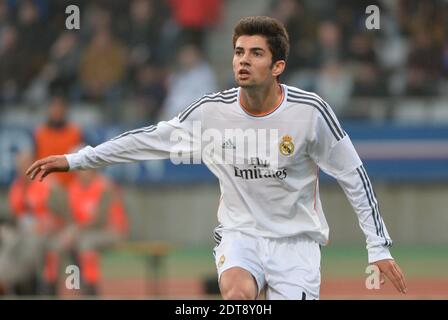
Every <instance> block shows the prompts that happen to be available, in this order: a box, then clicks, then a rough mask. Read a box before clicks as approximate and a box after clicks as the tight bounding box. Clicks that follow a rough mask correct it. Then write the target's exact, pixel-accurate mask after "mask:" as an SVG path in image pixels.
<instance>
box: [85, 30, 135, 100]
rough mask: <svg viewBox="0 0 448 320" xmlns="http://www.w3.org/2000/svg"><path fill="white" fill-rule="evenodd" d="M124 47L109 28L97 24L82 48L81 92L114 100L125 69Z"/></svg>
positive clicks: (100, 98) (89, 95)
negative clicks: (86, 44) (88, 40)
mask: <svg viewBox="0 0 448 320" xmlns="http://www.w3.org/2000/svg"><path fill="white" fill-rule="evenodd" d="M126 59H127V58H126V48H125V47H124V46H123V44H122V43H121V42H120V41H118V40H116V39H115V38H114V37H113V35H112V34H111V31H110V30H109V29H106V28H101V29H99V30H97V31H96V33H95V34H94V36H93V38H92V40H91V41H90V43H89V44H88V46H87V48H86V49H85V51H84V52H83V55H82V58H81V65H80V70H79V72H80V78H81V79H80V80H81V85H82V88H83V92H84V95H85V96H86V98H88V99H90V100H94V101H97V102H103V101H104V100H105V99H109V100H114V99H116V98H119V97H117V93H118V92H119V90H120V85H122V81H123V80H124V77H125V72H126V63H127V60H126Z"/></svg>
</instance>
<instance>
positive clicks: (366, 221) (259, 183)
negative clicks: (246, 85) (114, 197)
mask: <svg viewBox="0 0 448 320" xmlns="http://www.w3.org/2000/svg"><path fill="white" fill-rule="evenodd" d="M282 89H283V93H284V98H283V101H282V103H281V104H280V105H279V106H278V107H277V108H276V109H275V110H274V111H273V112H271V113H270V114H267V115H264V116H259V117H257V116H253V115H250V114H248V113H246V112H245V110H244V109H243V108H242V106H241V104H240V99H239V93H240V88H234V89H230V90H226V91H222V92H219V93H216V94H210V95H205V96H204V97H203V98H201V99H199V100H198V101H196V102H194V103H192V104H191V105H190V106H189V107H188V108H187V109H185V110H184V111H183V112H181V113H180V114H179V115H178V116H177V117H175V118H174V119H172V120H170V121H167V122H165V121H162V122H160V123H158V124H157V125H156V126H149V127H145V128H141V129H136V130H132V131H128V132H125V133H123V134H121V135H119V136H118V137H116V138H114V139H112V140H110V141H107V142H105V143H103V144H100V145H98V146H97V147H95V148H92V147H90V146H88V147H85V148H84V149H82V150H80V151H79V152H77V153H74V154H69V155H67V160H68V162H69V166H70V169H71V170H74V169H90V168H98V167H102V166H106V165H110V164H116V163H125V162H132V161H141V160H150V159H166V158H170V155H171V157H173V154H176V153H178V151H183V152H187V153H188V157H187V158H188V159H189V158H190V155H191V157H193V158H195V157H196V155H197V154H198V152H199V153H200V155H201V157H202V161H203V162H204V163H205V164H206V165H207V166H208V168H209V169H210V170H211V171H212V172H213V173H214V174H215V175H216V177H217V178H218V179H219V183H220V189H221V201H220V204H219V209H218V221H219V223H220V227H219V228H223V229H234V230H239V231H242V232H245V233H249V234H254V235H259V236H265V237H289V236H294V235H299V234H306V235H309V236H310V237H311V238H312V239H314V240H315V241H317V242H318V243H320V244H322V245H325V244H326V243H327V241H328V233H329V228H328V224H327V222H326V219H325V216H324V213H323V210H322V205H321V201H320V197H319V184H318V168H321V169H322V170H323V171H324V172H326V173H327V174H329V175H331V176H333V177H334V178H336V179H337V181H338V182H339V184H340V185H341V187H342V188H343V190H344V192H345V194H346V196H347V198H348V199H349V201H350V203H351V205H352V206H353V208H354V210H355V212H356V214H357V216H358V220H359V224H360V226H361V229H362V231H363V232H364V234H365V236H366V240H367V249H368V255H369V262H374V261H377V260H381V259H386V258H391V256H390V253H389V250H388V247H389V246H390V245H391V244H392V241H391V239H390V238H389V235H388V232H387V230H386V226H385V225H384V222H383V220H382V218H381V216H380V211H379V207H378V202H377V200H376V197H375V193H374V192H373V187H372V184H371V182H370V180H369V178H368V176H367V173H366V171H365V169H364V167H363V165H362V162H361V160H360V159H359V157H358V154H357V153H356V151H355V149H354V147H353V144H352V142H351V141H350V138H349V137H348V135H347V133H346V132H345V131H344V130H343V129H342V128H341V126H340V124H339V122H338V120H337V119H336V116H335V115H334V113H333V111H332V110H331V108H330V107H329V105H328V104H327V103H326V102H325V101H324V100H323V99H322V98H320V97H319V96H318V95H316V94H314V93H310V92H306V91H303V90H300V89H297V88H294V87H290V86H286V85H282ZM198 126H199V131H198V130H196V129H197V128H198ZM179 130H181V132H184V133H186V135H188V136H189V137H190V140H188V142H187V143H185V141H186V140H185V139H184V140H183V142H184V143H180V142H179V141H181V140H182V139H181V138H179V135H178V134H176V132H178V131H179ZM238 130H240V131H242V132H246V133H247V132H249V133H250V132H252V131H253V130H256V132H257V133H258V132H266V133H267V134H266V136H269V137H274V138H273V139H272V138H271V139H268V140H269V142H268V143H265V144H263V145H264V146H265V147H263V145H261V144H259V143H260V142H259V141H260V140H261V139H260V138H259V136H256V137H255V140H253V139H254V137H252V136H250V134H249V135H246V137H245V139H246V140H243V142H244V143H241V141H236V140H235V139H236V138H235V137H234V136H232V135H229V132H238ZM263 130H264V131H263ZM198 132H199V134H198ZM272 133H276V135H275V134H274V135H269V134H272ZM199 135H202V136H201V138H200V139H202V140H203V141H202V143H200V144H197V143H195V142H197V140H198V139H199V138H198V136H199ZM204 136H205V140H206V141H207V142H209V143H204ZM213 137H215V138H216V137H222V139H221V140H220V139H218V138H216V139H213ZM179 139H180V140H179ZM275 139H276V140H275ZM273 140H275V141H273ZM254 145H257V148H254V147H253V146H254ZM183 157H184V158H185V153H184V154H183ZM229 158H230V159H232V161H229Z"/></svg>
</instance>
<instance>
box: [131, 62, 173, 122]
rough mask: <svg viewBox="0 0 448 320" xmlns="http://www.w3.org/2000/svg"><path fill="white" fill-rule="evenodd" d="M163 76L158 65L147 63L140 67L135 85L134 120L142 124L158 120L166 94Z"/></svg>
mask: <svg viewBox="0 0 448 320" xmlns="http://www.w3.org/2000/svg"><path fill="white" fill-rule="evenodd" d="M162 79H163V76H162V74H161V71H160V69H159V68H157V67H156V66H153V65H150V64H146V65H143V66H141V67H140V68H139V70H138V73H137V79H136V83H135V85H134V86H133V88H134V93H133V102H134V107H135V110H134V117H135V119H134V122H135V123H138V122H141V124H147V123H153V122H156V121H157V119H158V118H159V113H160V112H161V108H162V105H163V101H164V100H165V96H166V89H165V86H164V85H163V83H162Z"/></svg>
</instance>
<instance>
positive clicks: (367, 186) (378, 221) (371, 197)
mask: <svg viewBox="0 0 448 320" xmlns="http://www.w3.org/2000/svg"><path fill="white" fill-rule="evenodd" d="M356 171H357V172H358V174H359V176H360V178H361V181H362V184H363V186H364V191H365V192H366V195H367V199H368V201H369V206H370V208H371V210H372V218H373V222H374V223H375V230H376V235H377V236H379V237H381V238H384V245H385V246H387V247H390V246H391V245H392V241H391V240H390V239H388V238H387V237H386V235H385V233H384V221H383V219H382V218H381V215H380V211H379V206H378V201H377V200H376V197H375V193H374V191H373V188H372V184H371V183H370V180H369V177H368V176H367V173H366V170H365V169H364V166H362V165H361V166H360V167H358V168H356Z"/></svg>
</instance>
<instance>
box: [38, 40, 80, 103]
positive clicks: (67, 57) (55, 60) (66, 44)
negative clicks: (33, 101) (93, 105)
mask: <svg viewBox="0 0 448 320" xmlns="http://www.w3.org/2000/svg"><path fill="white" fill-rule="evenodd" d="M79 50H80V48H79V43H78V36H77V35H76V33H74V32H69V31H67V32H64V33H62V34H61V35H60V36H59V37H58V38H57V39H56V42H55V43H54V44H53V46H52V47H51V49H50V54H49V61H48V63H47V64H46V66H45V67H44V68H43V70H42V73H41V75H40V76H39V78H40V79H39V80H40V81H41V82H42V83H43V84H44V85H45V86H46V87H47V92H48V91H49V92H54V91H57V92H62V93H64V95H66V96H69V97H70V96H74V94H75V93H74V85H75V84H76V82H77V75H78V74H77V73H78V65H79V57H80V52H79Z"/></svg>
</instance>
